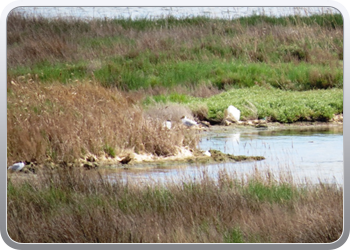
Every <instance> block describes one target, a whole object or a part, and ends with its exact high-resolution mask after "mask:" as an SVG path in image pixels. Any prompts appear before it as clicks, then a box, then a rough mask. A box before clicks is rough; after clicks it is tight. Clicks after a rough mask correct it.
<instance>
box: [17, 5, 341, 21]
mask: <svg viewBox="0 0 350 250" xmlns="http://www.w3.org/2000/svg"><path fill="white" fill-rule="evenodd" d="M15 11H19V12H25V13H27V14H31V15H40V16H44V17H75V18H83V19H91V18H119V17H123V18H151V19H154V18H159V17H164V16H168V15H172V16H174V17H193V16H206V17H216V18H228V19H232V18H238V17H244V16H250V15H253V14H257V15H270V16H287V15H308V14H322V13H339V12H338V11H337V10H336V9H334V8H329V7H328V8H327V7H307V8H306V7H302V8H301V7H19V8H16V9H15Z"/></svg>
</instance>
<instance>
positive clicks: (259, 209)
mask: <svg viewBox="0 0 350 250" xmlns="http://www.w3.org/2000/svg"><path fill="white" fill-rule="evenodd" d="M182 178H183V179H181V180H180V181H171V180H169V181H167V182H164V183H155V182H149V183H148V185H142V184H141V183H140V182H138V181H136V180H135V181H133V180H130V179H129V180H128V181H127V182H125V181H123V180H122V179H118V178H116V179H113V181H112V182H111V181H108V180H107V179H106V178H105V177H104V175H103V173H101V172H98V173H96V172H93V173H92V172H91V171H83V170H81V169H74V168H72V169H69V168H58V169H56V170H55V171H49V172H42V174H40V175H38V176H37V179H33V178H30V179H16V178H15V177H13V178H11V177H10V178H8V182H7V197H8V199H7V211H8V213H7V229H8V234H9V236H10V237H11V238H12V239H13V240H15V241H17V242H21V243H63V242H65V243H92V242H94V243H156V242H158V243H170V242H171V243H222V242H226V243H243V242H244V243H246V242H254V243H257V242H260V243H271V242H275V243H277V242H279V243H293V242H297V243H330V242H333V241H336V240H337V239H338V238H339V237H340V236H341V234H342V230H343V216H342V215H343V198H342V197H343V192H342V189H340V188H337V187H335V186H332V185H326V184H322V183H320V184H316V185H311V184H306V185H305V186H303V187H299V186H297V185H295V184H293V181H292V180H291V179H288V178H285V177H283V176H281V177H276V175H273V174H272V173H271V172H266V174H265V173H264V172H260V173H258V172H255V173H254V174H252V175H251V176H249V178H248V180H247V179H246V178H243V177H242V178H241V177H238V176H237V175H235V174H233V173H229V172H227V171H221V172H220V173H219V175H218V178H217V179H214V177H212V176H210V175H209V173H207V172H202V173H201V174H200V175H199V176H198V178H196V180H194V179H193V178H192V177H182ZM215 178H216V177H215ZM28 232H30V233H28ZM43 232H45V233H43Z"/></svg>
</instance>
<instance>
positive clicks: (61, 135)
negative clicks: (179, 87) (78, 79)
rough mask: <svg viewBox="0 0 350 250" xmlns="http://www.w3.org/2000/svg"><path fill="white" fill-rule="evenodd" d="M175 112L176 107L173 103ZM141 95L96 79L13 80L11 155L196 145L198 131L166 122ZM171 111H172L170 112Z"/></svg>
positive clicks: (57, 156)
mask: <svg viewBox="0 0 350 250" xmlns="http://www.w3.org/2000/svg"><path fill="white" fill-rule="evenodd" d="M173 110H174V111H173V112H175V110H176V109H173ZM156 112H157V110H155V111H154V112H153V113H154V114H153V115H151V113H148V114H147V115H146V113H145V112H144V111H143V108H142V106H141V105H140V104H138V102H137V100H136V98H135V96H134V98H132V99H130V98H129V97H128V96H127V95H125V94H123V93H121V92H120V91H118V90H116V89H107V88H104V87H102V86H100V85H99V84H94V83H75V84H68V85H62V84H60V83H56V84H50V85H46V84H42V83H37V82H34V81H33V80H32V81H25V82H12V83H11V84H9V85H8V88H7V161H8V162H9V163H11V162H15V161H19V160H27V161H34V162H38V163H42V162H46V161H51V162H62V161H66V162H74V161H76V160H77V159H79V158H81V157H84V156H85V155H87V154H94V155H96V156H100V155H103V156H105V157H110V158H113V157H116V156H118V155H120V154H122V153H123V152H128V151H129V152H131V153H134V152H136V153H139V154H141V153H151V154H153V155H158V156H169V155H174V154H176V153H177V150H178V149H179V147H186V146H187V147H189V148H195V147H196V143H197V140H198V138H197V135H196V133H195V132H194V131H190V130H186V129H183V128H181V127H180V126H177V125H176V123H177V121H176V119H175V118H177V119H178V118H180V117H181V116H180V117H173V118H174V120H173V129H172V130H169V129H166V128H165V127H164V125H163V123H164V121H166V119H167V117H166V116H165V114H164V115H163V116H162V117H160V116H159V117H157V115H156ZM170 115H171V112H170V113H168V116H170Z"/></svg>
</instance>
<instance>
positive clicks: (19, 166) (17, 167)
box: [8, 161, 25, 171]
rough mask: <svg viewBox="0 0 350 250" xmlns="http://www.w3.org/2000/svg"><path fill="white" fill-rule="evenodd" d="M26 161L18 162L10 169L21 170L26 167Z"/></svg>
mask: <svg viewBox="0 0 350 250" xmlns="http://www.w3.org/2000/svg"><path fill="white" fill-rule="evenodd" d="M24 165H25V163H24V162H23V161H21V162H17V163H15V164H13V165H12V166H10V167H9V168H8V169H9V170H13V171H21V170H22V169H23V168H24Z"/></svg>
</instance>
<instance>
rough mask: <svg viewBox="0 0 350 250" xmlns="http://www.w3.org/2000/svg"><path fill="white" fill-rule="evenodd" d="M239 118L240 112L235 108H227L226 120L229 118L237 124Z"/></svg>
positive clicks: (231, 106)
mask: <svg viewBox="0 0 350 250" xmlns="http://www.w3.org/2000/svg"><path fill="white" fill-rule="evenodd" d="M240 116H241V111H240V110H239V109H237V108H236V107H235V106H233V105H230V106H228V108H227V118H231V119H233V120H234V121H236V122H238V121H239V118H240Z"/></svg>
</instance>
